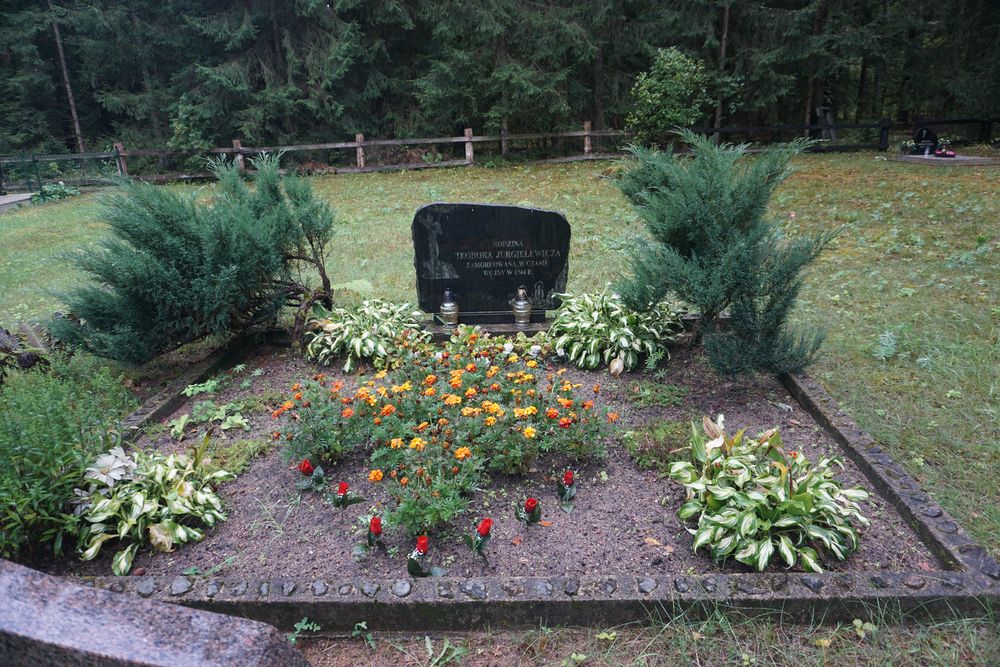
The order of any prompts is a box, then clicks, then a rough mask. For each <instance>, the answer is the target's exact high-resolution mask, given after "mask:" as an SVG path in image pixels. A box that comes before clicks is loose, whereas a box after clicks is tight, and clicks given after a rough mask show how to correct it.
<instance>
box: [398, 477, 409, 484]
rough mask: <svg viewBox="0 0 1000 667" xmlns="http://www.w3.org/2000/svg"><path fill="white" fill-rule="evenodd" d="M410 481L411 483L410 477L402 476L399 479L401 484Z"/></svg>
mask: <svg viewBox="0 0 1000 667" xmlns="http://www.w3.org/2000/svg"><path fill="white" fill-rule="evenodd" d="M409 483H410V478H409V477H403V478H401V479H400V480H399V485H400V486H406V485H407V484H409Z"/></svg>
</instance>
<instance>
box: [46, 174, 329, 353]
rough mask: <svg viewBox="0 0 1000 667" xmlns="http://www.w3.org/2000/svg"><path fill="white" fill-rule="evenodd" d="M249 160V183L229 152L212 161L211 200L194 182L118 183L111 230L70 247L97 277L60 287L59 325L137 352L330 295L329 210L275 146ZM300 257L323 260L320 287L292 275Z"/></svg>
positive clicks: (78, 336)
mask: <svg viewBox="0 0 1000 667" xmlns="http://www.w3.org/2000/svg"><path fill="white" fill-rule="evenodd" d="M254 166H255V167H256V169H257V174H256V178H255V187H254V188H253V189H250V188H248V187H247V186H246V185H245V184H244V183H243V181H242V180H241V179H240V176H239V174H238V172H237V171H236V168H235V167H234V166H233V165H232V164H224V163H222V162H216V163H214V164H213V170H214V171H215V172H216V175H217V176H218V177H219V180H220V188H219V194H218V195H217V197H216V198H215V202H214V205H212V206H203V205H199V204H198V203H197V202H196V200H195V195H194V194H193V193H192V194H181V193H178V192H175V191H172V190H168V189H164V188H159V187H156V186H153V185H150V184H147V183H141V182H125V183H123V184H122V188H121V191H120V192H119V193H118V194H115V195H113V196H111V197H110V198H108V199H107V200H106V202H105V206H104V214H105V217H106V219H107V222H108V225H109V226H110V228H111V231H112V233H113V234H114V236H113V237H111V238H109V239H107V240H106V241H104V242H103V244H102V247H101V248H100V249H98V250H90V251H84V252H82V253H80V254H78V255H76V257H75V259H76V263H77V265H78V266H79V267H80V268H81V269H83V270H84V271H86V272H87V273H89V274H90V275H92V276H93V277H94V279H95V282H94V283H93V284H91V285H88V286H85V287H82V288H79V289H77V290H75V291H73V292H70V293H68V294H65V295H62V296H63V298H64V300H65V301H66V303H67V305H68V307H69V310H70V312H71V313H72V314H73V315H74V317H73V318H60V319H57V320H55V321H53V322H52V323H51V330H52V332H53V334H54V335H55V336H56V337H57V338H59V339H60V340H62V341H64V342H67V343H69V344H72V345H78V346H81V347H83V348H85V349H87V350H88V351H90V352H93V353H94V354H97V355H99V356H104V357H109V358H112V359H118V360H121V361H125V362H129V363H142V362H145V361H148V360H150V359H152V358H153V357H155V356H157V355H158V354H161V353H163V352H166V351H169V350H171V349H173V348H175V347H177V346H179V345H182V344H184V343H189V342H192V341H195V340H198V339H200V338H203V337H205V336H209V335H229V334H233V333H238V332H240V331H243V330H245V329H247V328H248V327H250V326H252V325H254V324H257V323H260V322H267V321H270V320H272V319H273V318H274V316H275V315H276V314H277V312H278V311H279V310H280V309H281V308H282V307H283V306H285V305H287V304H290V305H295V306H298V307H299V313H300V316H299V318H298V319H299V320H301V319H302V315H303V314H304V313H305V311H306V310H307V309H308V308H309V307H310V306H311V304H312V302H313V301H315V300H324V301H326V302H327V305H329V294H330V289H329V288H330V285H329V280H328V278H327V277H326V271H325V266H324V256H325V254H326V251H327V242H328V240H329V237H330V234H331V233H332V230H333V214H332V212H331V211H330V209H329V207H328V206H327V205H326V204H325V203H322V202H319V201H317V200H315V199H314V197H313V195H312V192H311V190H310V187H309V184H308V183H307V182H306V181H304V180H302V179H297V178H294V177H288V178H286V179H285V180H284V181H282V179H281V177H280V176H279V174H278V161H277V158H276V157H273V156H264V157H262V158H260V159H258V160H255V161H254ZM303 264H305V265H308V266H310V267H311V268H313V269H315V270H317V271H318V272H319V274H320V277H321V280H322V287H320V288H319V289H316V290H311V289H309V288H308V287H307V286H305V285H303V284H302V283H301V282H300V281H299V280H298V279H297V278H296V275H297V273H296V271H295V269H296V267H297V266H300V265H303Z"/></svg>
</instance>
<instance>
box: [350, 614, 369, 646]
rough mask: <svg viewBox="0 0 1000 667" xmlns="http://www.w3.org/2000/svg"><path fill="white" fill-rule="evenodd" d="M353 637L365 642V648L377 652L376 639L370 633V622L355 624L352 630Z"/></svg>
mask: <svg viewBox="0 0 1000 667" xmlns="http://www.w3.org/2000/svg"><path fill="white" fill-rule="evenodd" d="M351 637H352V638H354V639H361V640H364V642H365V646H367V647H368V648H370V649H372V650H375V639H374V638H373V637H372V633H371V632H369V631H368V622H367V621H359V622H358V623H355V624H354V629H353V630H351Z"/></svg>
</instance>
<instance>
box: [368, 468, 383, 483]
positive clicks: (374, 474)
mask: <svg viewBox="0 0 1000 667" xmlns="http://www.w3.org/2000/svg"><path fill="white" fill-rule="evenodd" d="M368 481H369V482H381V481H382V471H381V470H372V471H371V472H370V473H368Z"/></svg>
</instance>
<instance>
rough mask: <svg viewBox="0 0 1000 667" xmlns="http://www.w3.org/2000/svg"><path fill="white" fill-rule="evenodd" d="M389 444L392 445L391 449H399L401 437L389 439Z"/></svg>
mask: <svg viewBox="0 0 1000 667" xmlns="http://www.w3.org/2000/svg"><path fill="white" fill-rule="evenodd" d="M389 446H390V447H392V448H393V449H399V448H400V447H402V446H403V439H402V438H393V439H392V440H390V441H389Z"/></svg>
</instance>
